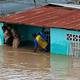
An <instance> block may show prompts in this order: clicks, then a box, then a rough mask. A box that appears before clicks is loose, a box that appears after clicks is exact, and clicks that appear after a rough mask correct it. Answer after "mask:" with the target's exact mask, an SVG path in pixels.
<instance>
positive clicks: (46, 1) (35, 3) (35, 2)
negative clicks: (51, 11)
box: [33, 0, 48, 7]
mask: <svg viewBox="0 0 80 80" xmlns="http://www.w3.org/2000/svg"><path fill="white" fill-rule="evenodd" d="M33 2H34V5H35V7H36V6H37V1H36V0H33ZM45 3H48V0H45Z"/></svg>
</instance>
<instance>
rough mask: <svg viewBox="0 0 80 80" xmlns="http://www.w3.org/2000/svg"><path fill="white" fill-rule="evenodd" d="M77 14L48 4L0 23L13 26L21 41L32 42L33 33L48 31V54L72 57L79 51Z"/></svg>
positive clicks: (3, 19)
mask: <svg viewBox="0 0 80 80" xmlns="http://www.w3.org/2000/svg"><path fill="white" fill-rule="evenodd" d="M79 13H80V10H79V9H76V8H69V7H64V6H56V5H51V4H49V5H46V6H42V7H39V8H34V9H31V10H28V11H24V12H21V13H16V14H14V15H10V16H8V17H5V18H0V22H3V23H6V24H10V25H12V24H13V25H14V27H16V28H17V29H18V31H19V33H20V35H21V37H22V40H31V41H32V33H33V32H37V31H41V30H42V29H43V28H45V29H49V30H50V53H51V54H60V55H74V51H77V52H76V53H79V50H80V49H79V47H80V46H79V41H80V31H79V30H80V14H79ZM77 46H78V47H77ZM75 49H77V50H75Z"/></svg>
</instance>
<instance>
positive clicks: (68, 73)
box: [0, 47, 80, 80]
mask: <svg viewBox="0 0 80 80" xmlns="http://www.w3.org/2000/svg"><path fill="white" fill-rule="evenodd" d="M0 80H80V57H77V56H75V57H74V56H63V55H52V54H51V55H50V53H46V52H43V51H42V52H41V51H38V52H36V53H34V52H33V49H32V48H30V47H28V48H18V49H12V48H11V47H4V48H2V47H0Z"/></svg>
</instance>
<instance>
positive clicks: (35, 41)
mask: <svg viewBox="0 0 80 80" xmlns="http://www.w3.org/2000/svg"><path fill="white" fill-rule="evenodd" d="M37 48H38V42H37V40H36V39H34V52H36V51H37Z"/></svg>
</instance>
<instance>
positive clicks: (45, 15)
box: [0, 5, 80, 30]
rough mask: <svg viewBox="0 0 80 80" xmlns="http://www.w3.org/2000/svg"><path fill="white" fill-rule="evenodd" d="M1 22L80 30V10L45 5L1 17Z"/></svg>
mask: <svg viewBox="0 0 80 80" xmlns="http://www.w3.org/2000/svg"><path fill="white" fill-rule="evenodd" d="M0 21H1V22H8V23H16V24H25V25H33V26H41V27H57V28H65V29H74V30H80V10H79V9H72V8H65V7H59V6H50V5H47V6H43V7H40V8H35V9H32V10H28V11H25V12H22V13H17V14H15V15H11V16H8V17H6V18H3V19H2V18H0Z"/></svg>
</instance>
